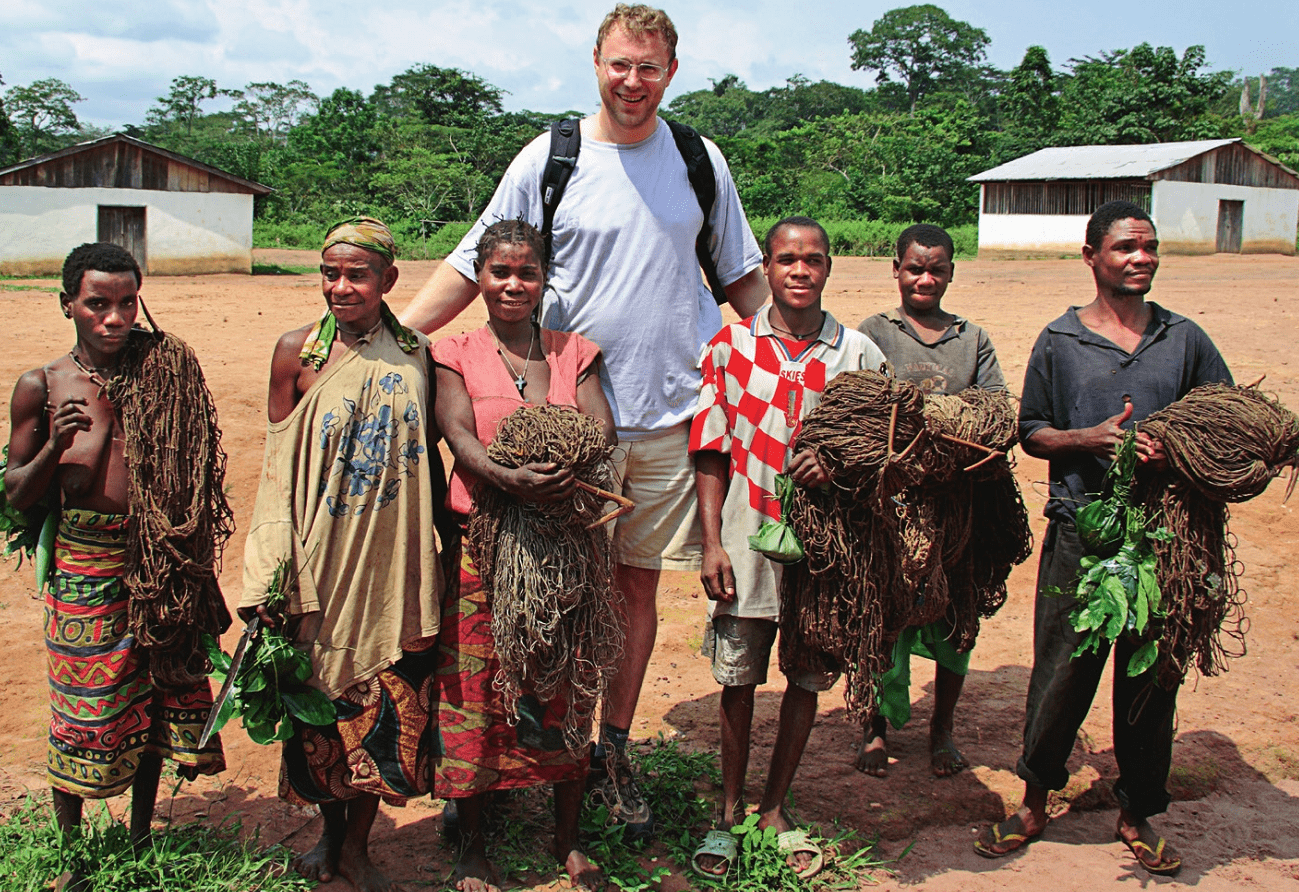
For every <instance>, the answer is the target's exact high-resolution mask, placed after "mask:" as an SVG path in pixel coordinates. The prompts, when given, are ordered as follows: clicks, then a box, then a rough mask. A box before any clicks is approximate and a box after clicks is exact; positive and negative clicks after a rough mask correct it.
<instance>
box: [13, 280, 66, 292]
mask: <svg viewBox="0 0 1299 892" xmlns="http://www.w3.org/2000/svg"><path fill="white" fill-rule="evenodd" d="M0 291H43V292H45V293H46V294H58V293H59V289H58V287H57V286H53V287H51V286H49V285H10V284H8V283H7V282H0Z"/></svg>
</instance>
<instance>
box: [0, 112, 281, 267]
mask: <svg viewBox="0 0 1299 892" xmlns="http://www.w3.org/2000/svg"><path fill="white" fill-rule="evenodd" d="M271 191H272V190H271V189H270V187H268V186H263V185H262V184H261V183H254V182H252V181H251V180H245V179H243V178H242V177H237V176H235V175H234V174H232V173H227V172H226V171H223V170H220V169H218V168H215V167H211V166H210V165H207V164H204V163H203V162H201V161H196V160H194V159H193V158H187V157H185V156H184V155H178V154H176V153H175V152H169V151H167V150H166V149H162V148H159V147H158V146H154V145H150V144H149V143H146V142H142V141H140V140H138V139H134V138H132V137H129V136H126V135H125V134H120V133H119V134H116V135H114V136H107V137H104V138H103V139H97V140H93V141H91V142H86V143H82V144H80V145H76V146H72V147H71V148H67V149H63V150H62V151H59V152H53V153H51V154H48V155H42V156H40V157H38V158H32V159H30V160H27V161H23V162H21V163H19V164H15V165H12V166H10V167H6V168H4V169H0V273H3V274H6V275H57V274H58V273H59V271H60V270H61V269H62V267H63V260H64V258H65V257H66V256H67V255H68V252H69V251H71V250H72V249H73V248H75V247H76V246H77V245H80V244H82V243H84V242H96V241H101V242H112V243H114V244H118V245H121V246H122V247H124V248H126V249H127V250H128V251H130V252H131V253H132V254H133V255H134V256H135V259H136V260H137V261H138V262H139V264H140V267H141V269H143V270H144V271H145V272H146V273H150V274H154V275H159V274H161V275H182V274H190V273H216V272H245V273H247V272H251V270H252V246H253V198H254V197H255V196H257V195H266V194H268V193H269V192H271Z"/></svg>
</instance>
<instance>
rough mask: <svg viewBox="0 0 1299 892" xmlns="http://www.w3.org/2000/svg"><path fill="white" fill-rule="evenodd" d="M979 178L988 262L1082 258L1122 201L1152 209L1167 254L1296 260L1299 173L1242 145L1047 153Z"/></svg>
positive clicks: (982, 252)
mask: <svg viewBox="0 0 1299 892" xmlns="http://www.w3.org/2000/svg"><path fill="white" fill-rule="evenodd" d="M970 181H971V182H975V183H978V184H979V191H980V194H979V256H980V257H1043V256H1060V255H1066V254H1077V253H1078V252H1079V250H1080V247H1081V245H1082V241H1083V230H1084V229H1085V228H1086V223H1087V218H1088V217H1089V216H1091V214H1092V212H1093V211H1095V210H1096V208H1098V207H1100V206H1101V205H1102V204H1104V203H1105V202H1107V201H1112V200H1114V199H1124V200H1127V201H1131V202H1134V203H1136V204H1139V205H1141V206H1142V207H1144V208H1145V209H1146V210H1147V211H1149V213H1150V216H1151V217H1152V218H1153V219H1154V221H1155V226H1156V227H1157V229H1158V230H1159V241H1160V249H1161V251H1163V252H1164V253H1170V254H1213V253H1216V252H1228V253H1277V254H1294V253H1295V235H1296V229H1297V228H1299V173H1296V172H1295V171H1293V170H1291V169H1290V168H1288V167H1286V166H1285V165H1284V164H1282V163H1281V162H1279V161H1277V160H1276V159H1275V158H1272V157H1271V156H1269V155H1265V154H1263V153H1262V152H1260V151H1258V150H1257V149H1255V148H1253V147H1251V146H1249V145H1246V144H1245V143H1244V142H1243V141H1242V140H1240V139H1211V140H1197V141H1193V142H1169V143H1152V144H1148V145H1138V146H1068V147H1060V148H1050V149H1042V150H1040V151H1037V152H1034V153H1032V154H1031V155H1025V156H1024V157H1022V158H1016V159H1015V160H1014V161H1010V162H1007V163H1006V164H1002V165H1000V166H999V167H994V168H992V169H991V170H986V171H984V172H983V173H980V174H976V175H975V176H972V177H970Z"/></svg>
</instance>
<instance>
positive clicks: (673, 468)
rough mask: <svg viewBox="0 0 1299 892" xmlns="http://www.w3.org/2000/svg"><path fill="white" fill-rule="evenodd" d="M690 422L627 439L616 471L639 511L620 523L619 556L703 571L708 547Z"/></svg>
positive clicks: (635, 562)
mask: <svg viewBox="0 0 1299 892" xmlns="http://www.w3.org/2000/svg"><path fill="white" fill-rule="evenodd" d="M689 445H690V426H689V425H688V424H681V425H678V426H677V427H674V428H672V429H671V430H669V431H668V432H666V433H664V434H663V435H661V436H658V437H654V438H653V439H649V440H635V441H633V442H630V443H621V444H619V446H618V448H617V449H615V450H614V458H615V459H616V460H615V462H614V472H615V473H616V474H617V475H618V479H620V480H621V481H622V494H623V495H624V496H626V497H627V498H629V499H631V500H632V501H633V502H635V503H636V510H635V511H633V512H631V513H630V514H627V515H624V516H622V517H620V518H618V520H617V521H615V522H614V530H613V547H614V555H615V557H616V559H617V561H618V563H620V564H627V565H628V566H631V567H640V568H642V569H645V570H698V569H699V564H700V558H701V553H702V551H703V537H702V535H701V533H700V531H699V511H698V504H697V503H696V501H695V463H694V460H693V459H692V458H691V457H690V453H689V452H688V451H687V449H688V447H689Z"/></svg>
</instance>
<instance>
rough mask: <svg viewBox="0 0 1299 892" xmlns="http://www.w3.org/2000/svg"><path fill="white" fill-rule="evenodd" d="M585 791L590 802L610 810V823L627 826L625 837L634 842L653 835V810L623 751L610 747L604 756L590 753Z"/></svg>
mask: <svg viewBox="0 0 1299 892" xmlns="http://www.w3.org/2000/svg"><path fill="white" fill-rule="evenodd" d="M586 792H587V798H588V800H589V802H590V804H591V805H592V806H600V805H603V806H604V807H605V808H607V809H608V810H609V823H611V824H623V825H625V826H626V828H627V829H626V831H624V838H625V839H626V840H627V841H629V842H636V841H640V840H645V839H648V838H649V837H651V836H653V835H654V812H652V811H651V810H650V807H649V803H648V802H646V801H645V794H644V793H642V792H641V789H640V784H638V783H637V782H636V776H635V775H633V774H632V771H631V761H630V760H629V759H628V758H627V754H626V753H620V752H618V751H617V750H615V749H613V748H612V747H610V748H608V749H607V750H606V751H605V754H604V755H603V756H601V755H599V754H596V755H593V756H592V757H591V771H590V773H589V774H587V776H586Z"/></svg>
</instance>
